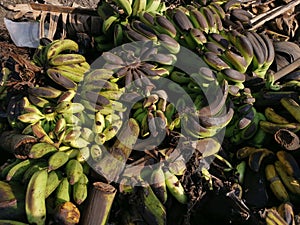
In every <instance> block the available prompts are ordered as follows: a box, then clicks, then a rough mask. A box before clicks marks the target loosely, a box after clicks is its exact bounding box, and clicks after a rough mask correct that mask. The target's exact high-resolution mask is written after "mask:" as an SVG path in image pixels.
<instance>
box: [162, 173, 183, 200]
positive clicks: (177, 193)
mask: <svg viewBox="0 0 300 225" xmlns="http://www.w3.org/2000/svg"><path fill="white" fill-rule="evenodd" d="M164 174H165V179H166V186H167V188H168V190H169V191H170V193H171V194H172V195H173V196H174V197H175V198H176V199H177V201H179V202H180V203H182V204H186V203H187V201H188V197H187V195H186V193H185V191H184V189H183V187H182V185H181V183H180V181H179V180H178V178H177V177H176V176H175V175H174V174H172V173H171V172H170V171H169V170H165V171H164Z"/></svg>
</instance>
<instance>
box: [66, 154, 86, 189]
mask: <svg viewBox="0 0 300 225" xmlns="http://www.w3.org/2000/svg"><path fill="white" fill-rule="evenodd" d="M82 174H83V168H82V165H81V164H80V162H78V161H77V160H76V159H71V160H70V161H69V162H68V163H67V165H66V175H67V178H68V181H69V183H70V184H71V185H74V184H75V183H77V182H78V181H79V179H80V177H81V176H82Z"/></svg>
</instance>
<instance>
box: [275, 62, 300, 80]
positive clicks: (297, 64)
mask: <svg viewBox="0 0 300 225" xmlns="http://www.w3.org/2000/svg"><path fill="white" fill-rule="evenodd" d="M298 67H300V58H298V59H297V60H295V61H294V62H292V63H291V64H289V65H288V66H286V67H284V68H283V69H281V70H279V71H278V72H277V73H275V74H274V81H277V80H279V79H280V78H282V77H284V76H285V75H287V74H289V73H291V72H293V71H294V70H295V69H297V68H298Z"/></svg>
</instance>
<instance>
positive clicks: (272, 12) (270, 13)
mask: <svg viewBox="0 0 300 225" xmlns="http://www.w3.org/2000/svg"><path fill="white" fill-rule="evenodd" d="M298 4H300V0H296V1H291V2H290V3H289V4H287V5H285V6H279V7H277V8H275V9H273V10H270V11H268V12H266V13H264V14H262V15H260V16H259V20H258V19H257V18H256V17H255V18H253V19H252V20H250V22H251V24H252V25H253V26H252V27H251V28H250V29H249V30H256V29H257V28H259V27H261V26H262V25H263V24H264V23H265V22H268V21H270V20H272V19H274V18H276V17H277V16H279V15H281V14H283V13H285V12H286V11H288V10H290V9H291V8H293V7H295V6H296V5H298Z"/></svg>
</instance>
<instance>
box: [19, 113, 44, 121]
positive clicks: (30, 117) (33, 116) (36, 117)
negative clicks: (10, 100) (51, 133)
mask: <svg viewBox="0 0 300 225" xmlns="http://www.w3.org/2000/svg"><path fill="white" fill-rule="evenodd" d="M44 118H45V116H44V115H43V114H38V113H35V112H29V113H24V114H22V115H20V116H18V120H20V121H21V122H23V123H31V124H34V123H36V122H38V121H40V120H42V119H44Z"/></svg>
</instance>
